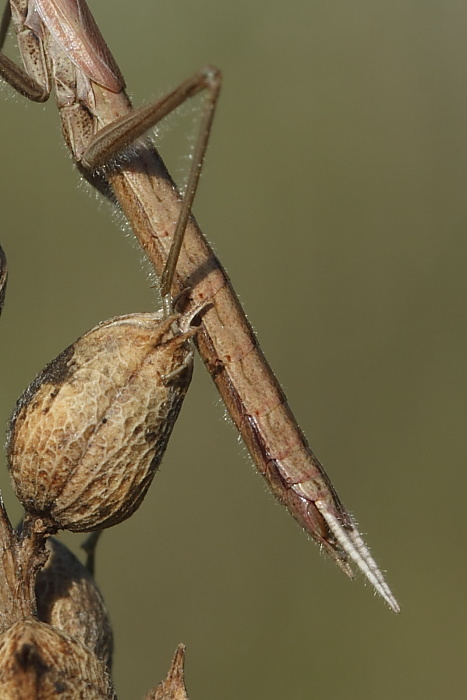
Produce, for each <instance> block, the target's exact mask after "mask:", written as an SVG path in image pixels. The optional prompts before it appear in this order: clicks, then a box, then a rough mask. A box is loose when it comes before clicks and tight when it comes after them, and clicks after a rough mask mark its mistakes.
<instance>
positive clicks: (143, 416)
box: [7, 313, 196, 532]
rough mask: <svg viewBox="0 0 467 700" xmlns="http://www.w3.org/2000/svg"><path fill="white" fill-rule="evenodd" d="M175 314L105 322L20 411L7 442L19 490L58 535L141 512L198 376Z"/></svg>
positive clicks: (54, 365)
mask: <svg viewBox="0 0 467 700" xmlns="http://www.w3.org/2000/svg"><path fill="white" fill-rule="evenodd" d="M178 318H179V316H178V315H177V314H174V315H172V316H169V317H168V318H165V317H163V316H162V317H161V315H160V314H149V313H148V314H131V315H127V316H119V317H116V318H113V319H110V320H109V321H105V322H103V323H101V324H99V325H98V326H96V327H95V328H93V329H92V330H90V331H89V332H88V333H86V334H85V335H83V336H82V337H81V338H79V339H78V340H77V341H76V342H75V343H73V345H70V346H69V347H68V348H67V349H66V350H64V352H62V353H61V354H60V355H59V356H58V357H57V358H56V359H55V360H53V361H52V362H51V363H49V364H48V365H47V366H46V367H45V369H44V370H43V371H42V372H41V373H40V374H39V375H38V377H37V378H36V379H35V380H34V381H33V382H32V384H31V385H30V386H29V388H28V389H27V390H26V391H25V392H24V394H23V396H22V397H21V398H20V400H19V401H18V403H17V406H16V409H15V411H14V413H13V416H12V418H11V421H10V426H9V434H8V441H7V450H8V466H9V471H10V475H11V479H12V482H13V488H14V490H15V492H16V495H17V496H18V498H19V500H20V501H21V503H22V504H23V506H24V508H25V509H26V511H27V512H29V513H32V514H35V515H37V516H39V517H41V518H43V520H44V523H45V524H46V525H47V526H48V527H49V528H50V530H51V531H55V530H57V529H67V530H72V531H74V532H86V531H91V530H96V529H101V528H105V527H109V526H111V525H115V524H117V523H119V522H121V521H122V520H125V519H126V518H128V517H129V516H130V515H131V514H132V513H133V512H134V511H135V510H136V509H137V508H138V507H139V505H140V504H141V502H142V500H143V498H144V496H145V495H146V492H147V490H148V488H149V486H150V484H151V482H152V479H153V477H154V473H155V471H156V469H157V467H158V466H159V464H160V461H161V459H162V456H163V454H164V451H165V449H166V446H167V442H168V440H169V437H170V435H171V432H172V429H173V426H174V423H175V421H176V419H177V417H178V414H179V411H180V408H181V405H182V402H183V399H184V397H185V394H186V391H187V389H188V386H189V384H190V380H191V375H192V370H193V351H192V349H191V344H190V343H189V342H188V340H189V338H190V337H191V336H193V335H194V333H195V332H196V331H194V330H192V329H190V330H187V331H186V332H181V331H180V329H179V325H178Z"/></svg>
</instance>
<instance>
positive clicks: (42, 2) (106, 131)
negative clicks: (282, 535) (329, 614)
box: [0, 0, 399, 612]
mask: <svg viewBox="0 0 467 700" xmlns="http://www.w3.org/2000/svg"><path fill="white" fill-rule="evenodd" d="M7 12H8V11H7ZM11 16H12V21H13V25H14V27H15V31H16V32H17V36H18V44H19V48H20V52H21V56H22V60H23V64H24V69H21V68H20V67H18V66H16V65H15V64H14V63H13V62H12V61H10V60H9V59H8V58H7V57H6V56H4V55H3V54H2V55H0V75H2V76H3V77H4V79H6V80H7V81H8V82H9V83H10V84H12V85H13V87H15V88H16V89H17V90H18V91H19V92H21V93H22V94H24V95H25V96H27V97H29V98H30V99H33V100H36V101H44V100H46V99H47V98H48V96H49V94H50V91H51V86H52V85H53V86H54V88H55V94H56V99H57V106H58V109H59V111H60V115H61V120H62V128H63V133H64V137H65V141H66V143H67V145H68V146H69V148H70V150H71V153H72V155H73V158H74V160H75V162H76V165H77V166H78V168H79V170H80V171H81V173H82V174H83V175H84V176H85V177H86V179H88V180H89V182H91V184H93V185H94V186H96V187H97V188H98V189H100V190H101V191H103V192H104V193H106V194H109V193H112V196H114V197H115V199H116V200H117V201H118V203H119V205H120V207H121V209H122V211H123V212H124V214H125V216H126V217H127V219H128V221H129V223H130V225H131V227H132V229H133V231H134V233H135V235H136V237H137V239H138V240H139V242H140V244H141V246H142V248H143V249H144V250H145V252H146V254H147V255H148V257H149V259H150V260H151V262H152V263H153V265H154V269H155V271H156V273H157V274H158V275H160V274H161V273H162V271H163V269H164V266H165V264H166V261H167V257H168V254H169V251H170V248H171V242H172V238H173V235H174V233H173V232H174V222H176V221H178V220H179V219H180V216H179V214H180V208H181V206H183V205H181V198H180V195H179V193H178V191H177V189H176V187H175V185H174V183H173V181H172V179H171V177H170V175H169V173H168V172H167V170H166V168H165V165H164V164H163V162H162V160H161V158H160V156H159V154H158V152H157V151H156V149H155V148H154V147H153V146H152V144H150V143H149V142H148V141H146V140H143V139H142V136H143V135H144V133H145V132H146V131H147V130H148V129H149V128H151V127H152V126H153V125H154V124H155V123H156V122H157V121H159V120H160V119H161V118H163V117H164V116H165V115H166V114H168V113H169V112H170V111H171V110H172V109H174V108H175V107H176V106H178V105H179V104H180V103H181V102H182V101H184V100H185V99H187V98H188V97H191V96H193V95H195V94H197V93H198V92H199V91H200V90H202V89H204V88H206V89H207V91H208V97H207V100H208V108H207V109H206V112H205V114H206V115H207V116H206V119H205V122H204V123H203V126H202V129H201V138H200V141H202V140H203V130H204V132H205V133H204V138H206V139H207V133H208V131H209V128H210V121H211V120H212V115H213V111H214V104H215V101H216V99H217V94H218V92H219V88H220V80H221V78H220V74H219V72H218V71H217V70H216V69H215V68H212V67H207V68H205V69H203V70H201V71H199V73H197V74H195V75H194V76H193V77H192V78H190V79H188V80H187V81H185V82H184V83H183V84H182V85H181V86H180V87H179V88H177V89H176V90H174V91H173V92H172V93H170V94H169V95H167V96H166V97H164V98H163V99H161V100H159V101H158V102H157V103H155V104H154V105H148V106H147V107H145V108H141V109H133V108H132V105H131V103H130V101H129V99H128V97H127V95H126V93H125V83H124V79H123V76H122V74H121V72H120V70H119V69H118V67H117V64H116V62H115V60H114V59H113V57H112V55H111V53H110V50H109V49H108V47H107V45H106V43H105V41H104V39H103V37H102V35H101V33H100V31H99V29H98V27H97V25H96V23H95V21H94V19H93V18H92V15H91V13H90V10H89V8H88V7H87V5H86V4H85V2H84V0H11ZM8 21H9V17H8V15H6V16H5V19H4V22H3V24H2V26H3V35H5V33H6V27H7V25H8ZM135 141H137V145H138V147H137V148H136V149H132V150H131V153H127V154H126V157H125V160H124V161H123V160H122V161H121V162H120V163H119V162H118V159H117V160H116V159H115V155H116V154H117V155H118V154H121V152H122V151H124V149H125V148H126V147H127V146H128V145H130V144H132V143H134V142H135ZM194 160H195V161H196V158H195V159H194ZM201 162H202V158H201V160H200V162H199V166H200V165H201ZM193 194H194V193H193ZM189 200H190V198H189V197H188V201H189ZM190 208H191V202H190V203H189V205H187V206H186V207H185V215H186V219H187V221H186V233H185V238H184V243H183V246H182V249H181V252H180V257H179V261H178V265H177V273H176V275H175V279H174V282H173V284H172V287H171V290H170V293H171V295H172V298H173V299H175V298H177V297H178V296H179V295H180V293H181V292H182V291H183V290H186V289H189V290H190V294H189V299H187V300H186V304H187V305H188V307H189V306H190V305H192V307H193V308H200V307H201V306H204V308H205V309H206V310H205V312H204V313H203V316H202V319H201V324H200V328H199V331H198V334H197V337H196V341H195V342H196V345H197V347H198V350H199V352H200V355H201V357H202V359H203V362H204V364H205V365H206V367H207V369H208V371H209V372H210V374H211V376H212V378H213V380H214V382H215V384H216V386H217V388H218V390H219V392H220V394H221V396H222V398H223V400H224V402H225V405H226V407H227V410H228V412H229V413H230V416H231V417H232V420H233V422H234V424H235V426H236V427H237V429H238V430H239V432H240V434H241V436H242V438H243V440H244V441H245V443H246V445H247V447H248V449H249V451H250V454H251V456H252V458H253V460H254V462H255V464H256V466H257V467H258V469H259V471H260V472H261V473H262V474H263V476H264V477H265V478H266V480H267V481H268V483H269V485H270V488H271V489H272V491H273V492H274V494H275V495H276V496H277V498H278V499H279V500H280V501H281V502H282V503H284V504H285V505H286V506H287V507H288V509H289V510H290V512H291V513H292V515H293V516H294V517H295V518H296V519H297V521H298V522H299V523H300V524H301V525H302V526H303V527H304V529H305V530H306V531H307V532H308V533H310V534H311V535H312V536H313V537H314V539H315V540H316V541H317V542H318V543H319V544H320V546H322V547H323V548H324V549H325V550H326V551H327V552H328V554H330V555H331V556H332V557H333V558H334V560H335V561H336V562H337V564H338V565H339V566H340V567H341V568H342V569H343V570H344V571H345V573H346V574H347V575H349V576H352V571H351V568H350V566H349V560H350V561H352V562H353V563H354V564H355V565H356V566H357V567H358V568H359V569H360V570H361V571H362V572H363V574H364V575H365V576H366V577H367V579H368V580H369V581H370V582H371V583H372V584H373V586H374V587H375V589H376V591H377V592H378V593H379V594H380V595H381V596H382V597H383V598H384V599H385V600H386V602H387V603H388V604H389V606H390V607H391V608H392V609H393V610H394V611H396V612H398V611H399V606H398V603H397V601H396V599H395V598H394V596H393V595H392V593H391V591H390V589H389V587H388V585H387V583H386V581H385V579H384V576H383V574H382V572H381V571H380V569H379V568H378V566H377V564H376V562H375V561H374V559H373V557H372V555H371V553H370V551H369V549H368V548H367V546H366V545H365V543H364V541H363V539H362V537H361V535H360V534H359V532H358V529H357V526H356V524H355V522H354V520H353V518H352V516H351V515H350V514H349V513H348V511H347V510H346V509H345V507H344V506H343V504H342V503H341V501H340V500H339V498H338V496H337V493H336V491H335V489H334V488H333V486H332V484H331V482H330V480H329V477H328V476H327V474H326V472H325V471H324V469H323V467H322V466H321V464H320V462H319V461H318V459H317V458H316V457H315V455H314V454H313V452H312V450H311V449H310V447H309V445H308V443H307V440H306V438H305V437H304V435H303V433H302V431H301V430H300V428H299V426H298V424H297V422H296V420H295V418H294V416H293V414H292V412H291V410H290V408H289V406H288V404H287V401H286V397H285V395H284V393H283V391H282V390H281V388H280V386H279V383H278V382H277V380H276V378H275V376H274V374H273V372H272V371H271V369H270V367H269V365H268V363H267V361H266V359H265V357H264V355H263V353H262V351H261V349H260V347H259V345H258V341H257V340H256V338H255V336H254V334H253V332H252V329H251V326H250V324H249V323H248V321H247V319H246V317H245V314H244V312H243V310H242V308H241V306H240V303H239V301H238V299H237V297H236V295H235V292H234V290H233V287H232V285H231V283H230V280H229V278H228V277H227V275H226V273H225V272H224V269H223V267H222V265H221V263H220V262H219V260H218V259H217V258H216V256H215V255H214V253H213V251H212V250H211V248H210V246H209V244H208V243H207V241H206V239H205V237H204V236H203V234H202V232H201V230H200V229H199V227H198V225H197V223H196V221H195V219H194V218H193V217H191V216H189V214H190ZM185 311H186V309H185Z"/></svg>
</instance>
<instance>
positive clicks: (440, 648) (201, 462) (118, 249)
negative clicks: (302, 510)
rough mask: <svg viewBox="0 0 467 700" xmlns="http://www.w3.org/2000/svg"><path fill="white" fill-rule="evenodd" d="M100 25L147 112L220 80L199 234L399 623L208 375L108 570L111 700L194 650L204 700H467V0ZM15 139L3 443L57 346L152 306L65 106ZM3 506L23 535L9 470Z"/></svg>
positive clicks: (173, 144)
mask: <svg viewBox="0 0 467 700" xmlns="http://www.w3.org/2000/svg"><path fill="white" fill-rule="evenodd" d="M116 5H117V6H118V9H115V8H116ZM92 9H93V11H94V13H95V16H96V19H97V20H98V23H99V25H100V27H101V29H102V31H103V34H104V36H105V37H106V39H107V41H108V43H109V46H110V47H111V48H112V50H113V52H114V54H115V56H116V58H117V60H118V62H119V64H120V66H121V68H122V70H123V72H124V75H125V77H126V80H127V83H128V86H129V89H130V92H131V95H132V97H133V98H134V101H135V103H137V104H140V103H142V102H143V101H145V100H146V101H147V100H149V99H151V98H153V97H156V96H157V95H159V94H161V93H162V92H164V91H166V90H167V89H168V88H170V87H173V86H175V85H176V84H177V83H178V82H180V81H181V80H182V79H183V78H185V77H186V76H187V75H189V74H190V73H191V72H193V71H194V70H195V69H197V68H198V67H200V66H201V65H203V64H205V63H208V62H209V63H214V64H216V65H218V66H219V67H220V68H222V70H223V71H224V87H223V95H222V99H221V103H220V106H219V111H218V114H217V117H216V122H215V129H214V133H213V138H212V142H211V145H210V150H209V154H208V160H207V165H206V168H205V173H204V176H203V180H202V183H201V192H200V195H199V198H198V200H197V203H196V214H197V217H198V220H199V222H200V224H201V225H202V227H203V229H204V230H205V232H206V234H207V236H208V237H209V239H210V240H211V241H212V243H213V244H214V247H215V249H216V251H217V253H218V254H219V257H220V258H221V260H222V261H223V263H224V264H225V266H226V268H227V270H228V272H229V273H230V276H231V278H232V280H233V283H234V285H235V287H236V289H237V290H238V293H239V294H240V297H241V299H242V301H243V302H244V305H245V307H246V310H247V313H248V316H249V318H250V320H251V321H252V323H253V325H254V327H255V329H256V331H257V333H258V337H259V339H260V342H261V344H262V346H263V348H264V351H265V353H266V355H267V357H268V358H269V360H270V362H271V364H272V367H273V368H274V370H275V371H276V373H277V375H278V377H279V379H280V381H281V383H282V385H283V387H284V389H285V390H286V392H287V394H288V397H289V400H290V403H291V406H292V408H293V409H294V411H295V412H296V415H297V417H298V419H299V421H300V423H301V425H302V426H303V428H304V430H305V432H306V434H307V436H308V438H309V440H310V443H311V445H312V447H313V449H314V450H315V452H316V453H317V455H318V456H319V457H320V459H321V460H322V461H323V462H324V464H325V466H326V468H327V470H328V472H329V474H330V475H331V477H332V480H333V482H334V484H335V486H336V487H337V489H338V492H339V494H340V496H341V498H342V499H343V501H344V503H345V504H346V505H347V507H348V508H349V509H350V510H351V511H352V512H353V513H354V514H355V516H356V517H357V519H358V521H359V523H360V525H361V528H362V530H363V532H364V533H368V535H367V540H368V542H369V544H370V546H371V547H372V549H373V552H374V554H375V556H376V558H377V560H378V561H379V562H380V563H381V565H382V566H383V567H384V568H385V569H386V570H387V571H388V580H389V582H390V584H391V586H392V588H393V590H394V593H395V594H396V596H397V597H398V599H399V601H400V603H401V606H402V613H401V615H399V616H396V615H394V614H393V613H391V612H390V611H389V610H388V609H387V608H386V606H385V605H384V603H383V602H382V601H381V600H378V599H375V598H374V596H373V594H372V591H371V590H370V588H369V587H368V586H364V585H363V582H362V579H361V577H359V579H358V580H357V581H356V582H353V583H352V582H350V581H348V580H346V578H345V577H344V576H343V574H342V573H340V572H339V570H338V569H337V568H336V567H335V566H334V565H333V564H332V563H331V562H330V561H327V559H325V558H324V556H320V554H319V551H318V549H317V547H316V546H314V545H313V544H312V543H311V542H310V541H309V539H308V538H307V537H306V536H305V535H304V534H303V533H302V532H300V530H299V528H298V527H297V525H296V524H295V523H294V521H293V520H292V518H291V517H290V516H289V515H288V514H287V513H286V512H285V510H284V509H283V508H281V507H279V506H278V505H276V503H275V501H274V500H273V498H272V497H271V496H270V495H269V494H268V492H267V490H266V487H265V485H264V483H263V481H262V479H261V478H260V477H259V476H257V475H255V473H254V470H253V468H252V467H251V465H250V464H249V459H248V458H247V456H246V452H245V449H244V447H243V446H242V445H241V444H239V442H238V440H237V437H236V434H235V432H234V430H233V429H232V428H231V427H230V426H229V425H228V423H227V422H226V421H225V420H224V410H223V408H222V405H221V404H220V401H219V399H218V397H217V395H216V393H215V391H214V389H213V387H212V385H211V382H210V379H209V377H208V376H207V375H206V372H205V371H204V369H203V368H202V367H201V366H198V367H197V371H196V376H195V378H194V382H193V386H192V389H191V391H190V393H189V396H188V397H187V399H186V402H185V406H184V408H183V411H182V415H181V417H180V419H179V422H178V425H177V426H176V429H175V431H174V435H173V438H172V441H171V444H170V446H169V450H168V452H167V455H166V458H165V460H164V462H163V465H162V468H161V470H160V473H158V474H157V476H156V478H155V481H154V484H153V486H152V489H151V491H150V493H149V495H148V497H147V499H146V501H145V503H144V504H143V506H142V507H141V509H140V510H139V511H138V513H137V514H136V515H135V516H134V517H133V518H132V519H131V520H130V521H128V522H126V523H124V524H122V525H120V526H118V527H115V528H113V529H112V530H110V531H108V532H107V533H106V534H105V537H104V538H103V540H102V542H101V545H100V548H99V558H98V570H97V578H98V581H99V584H100V586H101V588H102V591H103V593H104V596H105V599H106V601H107V604H108V608H109V611H110V614H111V617H112V620H113V624H114V630H115V635H116V645H117V651H116V656H115V679H116V684H117V690H118V692H119V696H120V698H122V699H124V698H141V697H142V696H143V695H144V693H145V692H146V691H147V690H148V689H149V687H150V686H151V685H152V684H154V683H155V682H157V681H159V680H160V679H161V678H162V677H163V676H164V675H165V673H166V671H167V669H168V666H169V662H170V659H171V657H172V654H173V651H174V649H175V646H176V645H177V643H179V642H181V641H183V642H185V643H186V644H187V646H188V651H187V664H186V674H187V686H188V691H189V694H190V697H191V698H193V700H201V699H203V700H214V699H215V698H222V699H223V700H234V699H235V700H238V698H242V699H245V700H250V699H251V700H253V699H255V700H256V698H268V700H279V699H281V700H282V699H283V698H294V699H296V700H306V699H308V698H311V697H319V696H321V695H323V696H324V695H325V696H326V697H330V698H337V697H341V696H343V695H344V694H345V697H347V698H351V699H352V700H354V699H357V698H358V699H365V700H369V699H370V698H371V699H373V698H378V699H381V700H386V699H387V700H389V699H390V700H394V698H398V699H399V698H404V699H405V698H424V699H438V698H460V697H463V696H464V693H465V685H466V671H465V656H466V623H467V620H466V605H465V593H466V582H467V581H466V579H467V567H466V564H465V553H464V550H465V538H464V536H463V535H462V532H464V533H465V524H464V522H465V510H466V508H465V493H466V486H467V484H466V458H467V454H466V453H467V440H466V434H467V431H466V418H467V373H466V353H467V330H466V323H465V321H466V312H465V309H466V300H465V296H466V287H467V280H466V276H465V272H464V270H465V268H466V263H467V237H466V225H467V204H466V201H467V199H466V191H467V41H466V35H467V7H466V5H465V3H464V2H456V1H455V0H445V1H444V2H442V3H441V2H426V0H424V1H422V0H417V1H415V0H409V1H408V2H407V0H405V1H404V2H400V1H397V0H392V1H391V2H388V1H386V0H384V1H379V2H378V1H376V2H372V3H370V2H359V1H355V2H350V3H349V2H348V1H343V0H336V1H335V2H332V3H330V2H324V1H319V2H318V1H317V0H292V1H291V2H288V3H283V2H277V1H269V2H265V1H264V0H248V2H247V1H246V0H240V1H237V2H235V3H222V2H219V1H217V2H214V1H213V0H199V1H198V2H193V1H192V0H191V1H190V0H171V2H148V1H147V0H135V1H134V2H131V3H123V2H121V3H117V4H116V3H114V2H111V1H110V0H101V1H100V2H93V3H92ZM9 50H10V53H11V51H12V45H11V41H10V43H9ZM198 117H199V111H198V112H197V111H196V110H195V111H193V108H192V107H191V106H190V107H188V108H185V109H182V110H181V116H175V117H174V118H172V119H169V124H168V127H167V128H166V127H163V128H162V129H161V132H162V133H161V138H160V139H158V143H160V145H161V150H162V153H163V155H164V156H165V157H166V158H167V161H168V164H169V167H170V168H171V170H172V172H173V173H174V175H175V177H176V178H178V179H181V180H183V177H184V176H185V173H186V166H187V163H188V160H187V156H188V154H189V152H190V148H191V145H192V143H193V135H194V133H195V125H196V123H197V118H198ZM0 119H1V127H2V138H1V153H2V166H3V167H2V169H1V170H0V181H1V205H0V206H1V233H0V238H1V242H2V244H3V246H4V248H5V251H6V253H7V255H8V260H9V266H10V284H9V289H8V293H7V302H6V306H5V311H4V316H3V317H2V319H1V329H0V333H1V343H0V353H1V355H0V363H1V368H2V374H1V377H2V378H1V394H0V404H1V420H2V424H3V425H5V424H6V421H7V417H8V415H9V413H10V411H11V409H12V408H13V405H14V402H15V400H16V399H17V398H18V396H19V395H20V394H21V392H22V391H23V389H24V388H25V387H26V386H27V384H28V383H29V382H30V381H31V379H32V378H33V377H34V376H35V374H36V373H37V372H38V371H39V370H40V369H41V368H42V367H43V365H44V364H45V363H46V362H47V361H48V360H50V359H52V357H54V356H55V355H57V354H58V353H59V352H60V351H61V350H62V349H63V348H64V347H65V346H66V345H68V344H69V343H70V342H72V341H73V340H74V339H75V338H76V337H78V336H79V335H81V334H82V333H83V332H84V331H86V330H87V329H88V328H90V327H91V326H92V325H94V324H95V323H96V322H97V321H99V320H102V319H104V318H106V317H110V316H113V315H116V314H120V313H126V312H130V311H143V310H150V309H153V308H155V306H156V305H157V303H158V302H157V296H156V293H155V291H154V290H152V289H150V284H149V276H148V273H149V267H148V265H147V263H146V262H145V261H144V260H143V258H142V254H141V253H140V252H139V251H138V249H137V248H136V246H135V244H134V243H133V242H132V240H131V235H130V234H129V232H128V231H127V230H125V229H124V226H123V222H122V221H121V219H120V218H119V217H118V215H112V213H111V212H110V209H109V207H108V206H107V205H106V204H105V203H103V204H100V203H99V202H98V201H96V197H95V196H94V195H93V194H92V193H91V196H89V191H88V189H87V187H86V186H82V185H81V184H80V181H79V178H78V175H77V174H76V172H75V170H74V168H73V167H72V164H71V162H70V159H69V158H68V155H67V153H66V150H65V147H64V145H63V143H62V140H61V135H60V127H59V122H58V117H57V113H56V109H55V106H54V104H53V102H52V101H51V102H50V104H46V105H45V106H40V105H34V104H28V103H27V102H26V101H25V100H24V99H22V98H20V97H18V96H16V95H14V94H13V92H12V91H11V90H10V89H8V88H3V89H2V101H1V108H0ZM122 229H123V230H124V232H123V233H122ZM1 485H2V491H3V494H4V498H5V501H6V505H7V508H8V511H9V513H10V515H11V517H12V519H13V520H16V519H17V518H19V516H20V513H21V511H20V508H19V507H18V504H17V503H16V501H15V498H14V496H13V495H12V492H11V490H10V487H9V483H8V477H7V474H6V472H5V470H4V471H3V476H2V478H1ZM64 539H65V541H66V542H67V543H70V542H71V543H72V546H73V547H74V548H77V547H78V546H79V543H80V541H81V539H82V538H80V537H77V536H75V537H71V536H68V535H67V536H64Z"/></svg>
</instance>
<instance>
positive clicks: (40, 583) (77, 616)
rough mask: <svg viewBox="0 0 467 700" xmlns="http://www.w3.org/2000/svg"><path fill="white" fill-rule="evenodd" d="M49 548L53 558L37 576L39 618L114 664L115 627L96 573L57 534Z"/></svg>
mask: <svg viewBox="0 0 467 700" xmlns="http://www.w3.org/2000/svg"><path fill="white" fill-rule="evenodd" d="M47 549H48V550H49V552H50V555H49V558H48V560H47V563H46V564H45V566H44V567H43V569H41V570H40V571H39V573H38V574H37V578H36V601H37V616H38V618H39V620H41V621H42V622H46V623H47V624H49V625H53V627H57V628H58V629H59V630H61V631H62V632H65V634H68V635H69V636H70V637H74V638H75V639H78V640H79V641H80V642H82V643H83V644H84V645H85V646H86V647H88V649H90V650H91V651H92V652H93V653H94V654H95V655H96V656H97V658H98V659H101V661H103V662H104V664H105V665H106V666H108V667H109V668H110V667H111V665H112V651H113V635H112V628H111V626H110V622H109V618H108V615H107V610H106V609H105V605H104V601H103V598H102V595H101V594H100V591H99V589H98V588H97V585H96V583H95V581H94V579H93V577H92V576H91V574H90V573H89V571H88V570H87V569H86V567H85V566H83V564H82V563H81V562H80V561H79V559H78V558H77V557H75V555H74V554H73V553H72V552H70V550H69V549H68V548H67V547H65V545H64V544H62V543H61V542H59V541H58V540H57V539H55V538H54V537H52V538H50V539H49V540H48V541H47Z"/></svg>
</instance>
